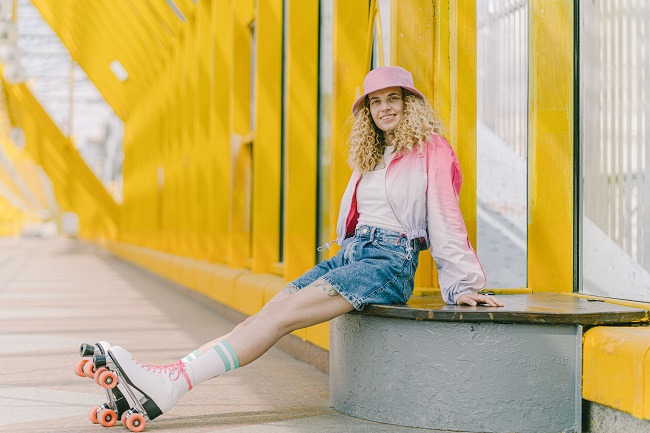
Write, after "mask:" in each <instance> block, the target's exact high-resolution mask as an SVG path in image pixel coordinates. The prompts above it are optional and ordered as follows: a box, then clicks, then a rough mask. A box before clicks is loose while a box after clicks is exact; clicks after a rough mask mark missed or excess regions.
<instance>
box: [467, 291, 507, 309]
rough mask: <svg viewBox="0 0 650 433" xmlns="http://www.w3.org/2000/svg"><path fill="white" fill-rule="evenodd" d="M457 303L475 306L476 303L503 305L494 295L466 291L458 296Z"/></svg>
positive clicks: (492, 305) (493, 305)
mask: <svg viewBox="0 0 650 433" xmlns="http://www.w3.org/2000/svg"><path fill="white" fill-rule="evenodd" d="M458 304H459V305H471V306H476V305H478V304H487V305H489V306H491V307H503V304H502V303H501V302H499V301H498V300H497V298H495V297H494V296H491V295H483V294H480V293H466V294H464V295H461V296H460V297H459V298H458Z"/></svg>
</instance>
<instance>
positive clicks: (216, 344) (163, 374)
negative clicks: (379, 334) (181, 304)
mask: <svg viewBox="0 0 650 433" xmlns="http://www.w3.org/2000/svg"><path fill="white" fill-rule="evenodd" d="M352 309H353V306H352V304H350V302H348V301H347V300H346V299H345V298H343V297H342V296H340V295H339V294H338V293H337V292H336V291H335V290H334V289H333V288H332V286H330V284H329V283H327V282H326V281H324V280H321V279H319V280H316V281H315V282H314V283H312V284H310V285H309V286H307V287H305V288H303V289H302V290H300V291H298V292H297V293H294V294H288V296H283V297H280V298H279V299H277V300H276V301H275V302H269V303H268V304H267V305H266V306H265V307H264V308H263V309H262V310H260V311H259V312H258V313H257V314H255V316H253V318H252V320H250V321H249V322H248V323H247V324H246V325H244V326H240V327H238V329H235V330H234V331H233V332H231V333H230V334H229V335H228V337H227V338H225V339H224V338H223V337H220V338H217V339H215V340H213V341H211V342H210V343H208V344H207V345H205V346H207V347H208V349H207V350H206V351H205V352H203V353H199V354H198V356H196V357H195V358H194V359H191V360H185V359H184V360H179V361H178V362H176V363H174V364H170V365H166V366H156V365H151V364H141V363H139V362H137V361H136V360H135V359H134V358H133V356H132V355H131V354H130V353H129V352H127V351H126V350H124V349H123V348H121V347H112V348H111V349H109V353H110V356H111V358H112V359H113V360H114V362H115V364H116V365H117V366H118V368H119V370H120V371H121V373H122V375H123V376H125V377H126V378H127V379H126V381H127V383H128V384H129V385H130V386H131V387H133V388H135V390H136V391H137V392H138V393H139V394H141V395H143V396H144V397H143V398H144V399H145V400H146V401H147V402H148V403H147V404H149V406H150V407H153V408H154V410H152V412H155V413H157V414H161V413H164V412H167V411H168V410H169V409H171V408H172V407H173V406H174V405H175V404H176V402H178V400H179V399H180V398H181V397H182V396H183V395H184V394H185V393H186V392H187V391H189V390H191V389H192V388H193V387H194V386H196V385H198V384H199V383H201V382H204V381H206V380H208V379H211V378H213V377H216V376H218V375H220V374H223V373H225V372H227V371H230V370H232V369H235V368H238V367H240V366H244V365H247V364H249V363H251V362H252V361H254V360H255V359H257V358H259V357H260V356H261V355H262V354H264V353H265V352H266V351H267V350H268V349H270V348H271V347H272V346H273V345H274V344H275V343H277V341H278V340H279V339H280V338H282V337H283V336H284V335H287V334H288V333H290V332H292V331H294V330H297V329H301V328H305V327H308V326H312V325H316V324H318V323H322V322H326V321H328V320H330V319H333V318H335V317H338V316H340V315H341V314H344V313H346V312H348V311H351V310H352ZM195 352H196V353H198V351H195ZM195 352H193V353H195ZM186 358H187V357H186ZM156 416H157V415H156Z"/></svg>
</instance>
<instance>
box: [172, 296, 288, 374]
mask: <svg viewBox="0 0 650 433" xmlns="http://www.w3.org/2000/svg"><path fill="white" fill-rule="evenodd" d="M297 291H298V289H297V288H295V287H294V286H290V285H289V286H286V287H285V288H284V289H282V290H281V291H279V292H278V293H277V294H276V295H275V296H273V297H272V298H271V299H270V300H269V302H267V303H266V304H264V306H263V307H262V309H261V310H260V311H263V310H264V308H267V307H268V305H270V304H273V303H275V302H279V301H282V300H284V299H286V298H287V297H288V296H291V295H293V294H294V293H296V292H297ZM258 314H259V312H257V313H255V314H253V315H252V316H250V317H247V318H246V320H244V321H242V322H241V323H240V324H238V325H237V326H235V327H234V328H233V330H232V331H230V332H229V333H227V334H226V335H223V336H221V337H219V338H217V339H215V340H212V341H209V342H208V343H205V344H204V345H203V346H201V347H199V348H198V349H196V350H195V351H193V352H192V353H190V354H189V355H187V356H186V357H185V358H183V361H185V362H189V361H191V360H193V359H196V358H197V357H198V356H200V355H202V354H204V353H205V352H207V351H208V350H210V349H212V347H214V345H215V344H217V343H219V342H221V341H223V340H225V339H227V338H228V337H230V336H231V335H232V334H234V333H235V332H237V331H239V330H240V329H242V328H244V327H245V326H248V325H249V324H250V323H251V322H252V321H253V320H255V318H256V316H257V315H258Z"/></svg>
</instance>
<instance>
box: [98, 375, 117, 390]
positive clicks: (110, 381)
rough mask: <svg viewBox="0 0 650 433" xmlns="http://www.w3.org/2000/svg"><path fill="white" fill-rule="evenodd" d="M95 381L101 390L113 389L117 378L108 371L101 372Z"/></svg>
mask: <svg viewBox="0 0 650 433" xmlns="http://www.w3.org/2000/svg"><path fill="white" fill-rule="evenodd" d="M95 380H96V381H97V383H98V384H99V385H100V386H101V387H102V388H106V389H113V388H115V387H116V386H117V376H116V375H115V373H113V372H112V371H110V370H106V371H103V372H102V373H101V375H99V376H98V377H97V378H96V379H95Z"/></svg>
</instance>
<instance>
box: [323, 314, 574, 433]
mask: <svg viewBox="0 0 650 433" xmlns="http://www.w3.org/2000/svg"><path fill="white" fill-rule="evenodd" d="M578 328H579V327H577V326H573V325H565V326H561V325H554V326H549V325H527V324H516V325H515V324H499V323H467V322H434V321H415V320H406V319H393V318H385V317H373V316H364V315H358V314H346V315H344V316H341V317H339V318H337V319H336V320H334V321H333V322H332V326H331V347H330V392H331V399H332V403H333V405H334V408H336V410H338V411H340V412H342V413H344V414H347V415H351V416H355V417H359V418H363V419H367V420H371V421H378V422H382V423H389V424H396V425H404V426H411V427H423V428H430V429H439V430H455V431H469V432H520V433H540V432H551V431H553V432H576V431H580V418H581V417H580V402H581V397H580V374H579V366H578V364H579V359H580V358H579V353H580V352H579V350H580V338H581V337H580V333H579V332H578V331H579V329H578Z"/></svg>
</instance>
